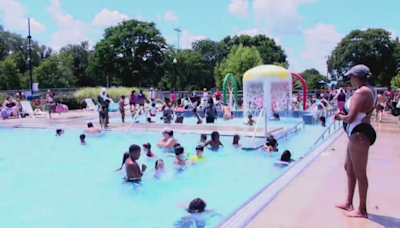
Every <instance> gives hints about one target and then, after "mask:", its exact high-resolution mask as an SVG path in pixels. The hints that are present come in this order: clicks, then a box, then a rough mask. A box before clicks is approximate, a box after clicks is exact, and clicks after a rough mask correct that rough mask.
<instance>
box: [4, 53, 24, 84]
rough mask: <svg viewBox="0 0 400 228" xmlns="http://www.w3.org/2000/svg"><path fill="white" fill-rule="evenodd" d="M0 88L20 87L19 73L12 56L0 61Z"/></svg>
mask: <svg viewBox="0 0 400 228" xmlns="http://www.w3.org/2000/svg"><path fill="white" fill-rule="evenodd" d="M0 82H1V83H0V89H1V90H12V89H20V88H21V73H20V72H19V70H18V68H17V64H16V63H15V60H14V59H13V58H12V56H7V57H6V58H5V60H4V61H2V62H0Z"/></svg>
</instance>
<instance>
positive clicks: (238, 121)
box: [110, 112, 302, 127]
mask: <svg viewBox="0 0 400 228" xmlns="http://www.w3.org/2000/svg"><path fill="white" fill-rule="evenodd" d="M161 116H162V113H160V112H159V113H157V114H156V116H155V117H151V120H152V121H154V122H156V123H164V122H163V121H162V120H161V119H160V118H161ZM147 117H150V116H149V115H144V114H143V115H139V116H138V118H137V120H138V121H139V123H146V118H147ZM253 119H254V120H255V121H256V122H257V121H258V119H257V117H256V118H253ZM131 120H132V116H131V115H127V116H126V120H125V121H126V122H130V121H131ZM301 121H302V120H301V119H299V118H286V117H282V118H281V120H280V121H269V122H268V126H271V127H280V126H293V125H295V124H297V123H299V122H301ZM110 122H111V123H116V122H121V117H120V116H118V117H112V118H110ZM244 122H245V119H243V118H233V119H230V120H224V119H222V118H218V119H217V120H216V121H215V123H214V124H213V125H220V126H221V125H223V126H245V124H244ZM183 124H190V125H196V124H197V118H196V117H185V118H184V119H183ZM203 124H206V123H205V119H203ZM259 126H264V119H262V120H260V123H259Z"/></svg>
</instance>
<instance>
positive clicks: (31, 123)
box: [0, 110, 285, 137]
mask: <svg viewBox="0 0 400 228" xmlns="http://www.w3.org/2000/svg"><path fill="white" fill-rule="evenodd" d="M116 117H120V114H119V113H110V118H116ZM130 120H131V118H130V117H129V115H127V118H126V122H125V123H122V122H121V121H118V122H110V124H109V128H108V129H107V130H111V131H125V130H126V129H127V128H128V126H129V124H130ZM89 121H91V122H93V124H94V125H95V126H99V124H98V113H97V112H93V111H92V112H90V111H81V110H74V111H69V112H66V113H62V114H61V115H59V114H52V118H51V119H49V118H44V117H36V118H30V117H27V118H20V119H7V120H0V125H3V126H5V127H11V128H12V127H14V128H15V127H17V128H18V127H19V128H22V127H24V128H78V129H82V128H86V124H87V123H88V122H89ZM165 127H168V128H170V129H172V130H173V131H174V132H178V133H195V134H210V133H211V132H212V131H218V132H219V133H220V134H221V135H233V134H239V135H242V136H253V133H254V129H255V127H254V126H253V127H250V126H245V125H243V126H229V125H213V124H199V125H191V124H160V123H152V124H145V123H134V124H132V126H131V128H130V129H129V132H131V131H132V132H134V131H161V130H162V129H163V128H165ZM281 130H285V128H284V127H268V133H276V132H278V131H281ZM128 134H129V133H128ZM255 136H257V137H263V136H265V132H264V127H259V128H257V131H256V133H255Z"/></svg>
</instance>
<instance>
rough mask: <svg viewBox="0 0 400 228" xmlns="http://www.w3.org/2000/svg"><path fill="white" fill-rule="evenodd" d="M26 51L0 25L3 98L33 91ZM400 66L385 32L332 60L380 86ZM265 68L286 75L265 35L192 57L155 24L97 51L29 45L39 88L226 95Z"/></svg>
mask: <svg viewBox="0 0 400 228" xmlns="http://www.w3.org/2000/svg"><path fill="white" fill-rule="evenodd" d="M28 48H29V47H28V39H27V38H25V37H22V36H21V35H19V34H15V33H11V32H8V31H6V30H4V28H3V26H1V25H0V80H1V82H2V83H1V85H0V89H1V90H13V89H15V90H17V89H28V88H29V78H30V77H29V54H28ZM174 59H176V60H177V62H176V63H174V62H173V60H174ZM399 62H400V43H399V40H398V39H392V38H391V34H390V32H388V31H386V30H384V29H367V30H354V31H352V32H350V33H349V34H348V35H347V36H346V37H344V38H343V39H342V40H341V42H340V43H339V44H338V45H337V46H336V47H335V49H334V50H333V51H332V53H331V54H330V57H329V58H328V60H327V64H328V71H329V73H330V75H331V76H332V79H340V77H341V76H342V75H343V74H344V72H346V71H347V70H348V69H349V68H350V67H352V66H354V65H356V64H359V63H362V64H365V65H367V66H369V67H370V68H371V71H372V73H373V75H374V77H373V78H374V79H375V84H376V85H379V86H389V85H391V84H392V85H393V86H397V85H398V84H399V83H398V82H399V77H400V76H398V74H397V72H396V69H397V64H398V63H399ZM261 64H274V65H279V66H282V67H285V68H289V63H288V61H287V56H286V54H285V52H284V50H283V49H282V47H281V46H280V45H278V44H277V43H276V42H275V41H274V40H273V39H272V38H269V37H267V36H265V35H261V34H260V35H256V36H248V35H240V36H233V37H231V36H226V37H224V38H223V39H222V40H210V39H204V40H197V41H195V42H193V43H192V48H191V49H183V50H177V49H175V48H174V47H172V46H169V45H167V44H166V41H165V39H164V37H163V36H162V34H161V32H160V30H158V28H157V26H156V24H155V23H154V22H145V21H139V20H134V19H132V20H126V21H123V22H121V23H119V24H118V25H116V26H111V27H108V28H106V29H105V30H104V35H103V38H102V39H101V40H100V41H99V42H97V43H96V44H95V46H94V48H93V49H90V48H89V43H88V41H83V42H81V43H80V44H69V45H67V46H65V47H63V48H61V49H60V50H59V51H58V52H55V51H54V50H52V49H51V48H49V47H47V46H45V45H41V44H39V43H38V42H36V41H34V40H33V41H32V68H33V79H34V82H38V83H39V84H40V87H41V88H46V87H92V86H107V85H109V86H112V85H115V86H139V87H151V86H153V87H159V88H161V89H165V90H170V89H174V88H175V87H176V89H181V90H189V89H202V88H212V87H214V86H218V87H221V86H222V85H221V83H222V81H223V78H224V77H225V75H226V74H228V73H233V74H234V75H235V76H236V79H237V81H238V85H239V87H240V88H241V86H242V76H243V74H244V72H245V71H247V70H248V69H250V68H252V67H255V66H257V65H261ZM301 75H302V76H303V77H304V79H305V80H306V82H307V86H308V88H311V89H313V88H318V86H319V85H318V82H319V81H320V80H324V81H325V82H328V79H327V78H326V77H325V76H323V75H321V74H320V73H319V72H318V71H317V70H315V69H309V70H305V71H304V72H302V73H301ZM396 75H397V76H396ZM394 76H396V77H394ZM296 81H297V80H295V86H297V87H299V83H298V82H296Z"/></svg>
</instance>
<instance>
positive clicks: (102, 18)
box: [92, 8, 129, 27]
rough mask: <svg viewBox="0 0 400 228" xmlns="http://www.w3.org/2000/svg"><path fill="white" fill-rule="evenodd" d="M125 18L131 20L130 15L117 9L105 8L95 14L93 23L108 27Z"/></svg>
mask: <svg viewBox="0 0 400 228" xmlns="http://www.w3.org/2000/svg"><path fill="white" fill-rule="evenodd" d="M123 20H129V17H128V15H126V14H123V13H120V12H119V11H117V10H113V11H111V10H109V9H107V8H104V9H103V10H102V11H100V12H98V13H96V14H95V15H94V19H93V21H92V25H95V26H102V27H107V26H113V25H116V24H118V23H119V22H121V21H123Z"/></svg>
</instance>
